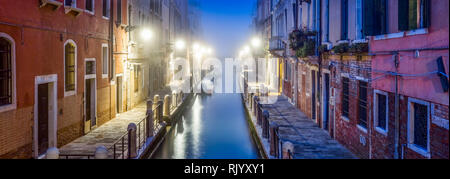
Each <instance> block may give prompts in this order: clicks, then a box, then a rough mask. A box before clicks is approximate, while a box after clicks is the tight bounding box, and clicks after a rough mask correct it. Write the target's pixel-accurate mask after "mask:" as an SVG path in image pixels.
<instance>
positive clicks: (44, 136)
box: [37, 84, 49, 155]
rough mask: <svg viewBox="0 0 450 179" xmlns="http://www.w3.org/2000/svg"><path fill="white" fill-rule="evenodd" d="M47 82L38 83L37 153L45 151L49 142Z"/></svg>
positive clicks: (40, 153) (41, 153)
mask: <svg viewBox="0 0 450 179" xmlns="http://www.w3.org/2000/svg"><path fill="white" fill-rule="evenodd" d="M48 90H49V89H48V84H40V85H38V124H37V125H38V126H37V128H38V136H37V138H38V141H37V142H38V155H43V154H45V153H46V152H47V149H48V146H49V143H48V140H49V138H48V137H49V136H48V133H49V131H48V127H49V123H48V121H49V91H48Z"/></svg>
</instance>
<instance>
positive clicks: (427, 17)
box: [421, 0, 431, 28]
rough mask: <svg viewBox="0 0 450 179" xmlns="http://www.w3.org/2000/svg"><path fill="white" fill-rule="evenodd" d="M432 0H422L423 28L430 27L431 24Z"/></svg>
mask: <svg viewBox="0 0 450 179" xmlns="http://www.w3.org/2000/svg"><path fill="white" fill-rule="evenodd" d="M430 1H431V0H422V1H421V3H422V6H423V15H422V18H423V24H422V28H428V27H430V25H431V3H430Z"/></svg>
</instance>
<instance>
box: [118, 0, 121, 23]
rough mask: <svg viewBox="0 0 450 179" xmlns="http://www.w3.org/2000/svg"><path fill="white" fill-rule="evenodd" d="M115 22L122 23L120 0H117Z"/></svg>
mask: <svg viewBox="0 0 450 179" xmlns="http://www.w3.org/2000/svg"><path fill="white" fill-rule="evenodd" d="M117 23H119V24H120V23H122V0H117Z"/></svg>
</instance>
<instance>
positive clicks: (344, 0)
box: [341, 0, 348, 40]
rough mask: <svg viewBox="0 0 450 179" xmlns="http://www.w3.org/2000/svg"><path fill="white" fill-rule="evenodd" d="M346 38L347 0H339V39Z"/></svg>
mask: <svg viewBox="0 0 450 179" xmlns="http://www.w3.org/2000/svg"><path fill="white" fill-rule="evenodd" d="M347 39H348V0H341V40H347Z"/></svg>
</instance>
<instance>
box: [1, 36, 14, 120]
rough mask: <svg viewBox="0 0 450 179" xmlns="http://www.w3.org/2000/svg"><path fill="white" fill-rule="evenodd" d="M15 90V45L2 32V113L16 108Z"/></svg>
mask: <svg viewBox="0 0 450 179" xmlns="http://www.w3.org/2000/svg"><path fill="white" fill-rule="evenodd" d="M15 89H16V88H15V43H14V40H13V39H12V38H11V37H10V36H9V35H7V34H4V33H1V32H0V112H3V111H7V110H11V109H14V108H15V107H16V100H15V97H16V96H15V95H16V94H15V93H16V91H15Z"/></svg>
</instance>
